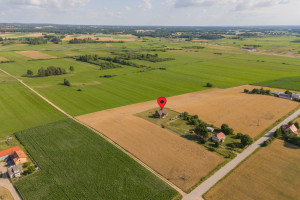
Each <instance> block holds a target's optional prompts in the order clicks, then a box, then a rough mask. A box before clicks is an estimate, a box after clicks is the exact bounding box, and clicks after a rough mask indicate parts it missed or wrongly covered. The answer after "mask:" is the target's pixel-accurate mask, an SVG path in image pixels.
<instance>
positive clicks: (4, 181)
mask: <svg viewBox="0 0 300 200" xmlns="http://www.w3.org/2000/svg"><path fill="white" fill-rule="evenodd" d="M0 186H2V187H5V188H6V189H8V190H9V191H10V193H11V195H12V196H13V198H14V199H15V200H21V197H20V195H19V193H18V192H17V190H16V189H15V187H14V186H13V185H12V184H11V182H10V181H9V179H8V178H7V177H6V173H5V174H4V175H3V178H0Z"/></svg>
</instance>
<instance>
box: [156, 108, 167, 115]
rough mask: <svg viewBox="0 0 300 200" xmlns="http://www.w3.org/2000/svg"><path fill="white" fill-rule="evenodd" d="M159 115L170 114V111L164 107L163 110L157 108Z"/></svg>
mask: <svg viewBox="0 0 300 200" xmlns="http://www.w3.org/2000/svg"><path fill="white" fill-rule="evenodd" d="M156 112H157V113H158V114H159V115H162V114H165V115H166V114H168V111H167V110H165V109H162V110H157V111H156Z"/></svg>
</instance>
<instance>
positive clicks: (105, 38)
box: [62, 35, 136, 42]
mask: <svg viewBox="0 0 300 200" xmlns="http://www.w3.org/2000/svg"><path fill="white" fill-rule="evenodd" d="M74 38H77V39H87V38H91V39H92V40H97V41H103V42H107V41H114V42H118V41H124V42H134V41H136V38H135V37H134V36H133V35H124V36H122V37H120V38H116V37H113V36H112V35H100V36H97V35H80V36H78V37H74V36H66V37H65V38H63V39H62V40H63V41H69V40H72V39H74Z"/></svg>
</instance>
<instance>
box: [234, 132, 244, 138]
mask: <svg viewBox="0 0 300 200" xmlns="http://www.w3.org/2000/svg"><path fill="white" fill-rule="evenodd" d="M242 136H243V133H238V134H236V137H235V138H236V139H241V137H242Z"/></svg>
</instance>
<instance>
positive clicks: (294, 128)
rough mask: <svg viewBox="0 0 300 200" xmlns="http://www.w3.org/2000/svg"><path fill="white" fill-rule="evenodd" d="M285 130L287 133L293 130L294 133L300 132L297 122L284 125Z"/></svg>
mask: <svg viewBox="0 0 300 200" xmlns="http://www.w3.org/2000/svg"><path fill="white" fill-rule="evenodd" d="M283 131H284V132H285V133H289V132H292V133H295V134H298V129H297V127H296V126H295V124H292V125H288V124H287V125H284V126H283Z"/></svg>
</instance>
